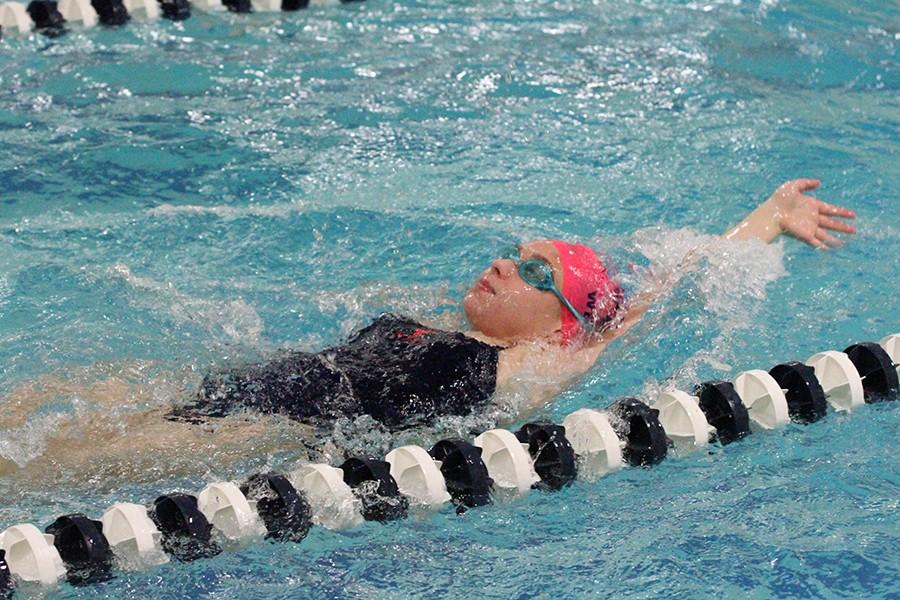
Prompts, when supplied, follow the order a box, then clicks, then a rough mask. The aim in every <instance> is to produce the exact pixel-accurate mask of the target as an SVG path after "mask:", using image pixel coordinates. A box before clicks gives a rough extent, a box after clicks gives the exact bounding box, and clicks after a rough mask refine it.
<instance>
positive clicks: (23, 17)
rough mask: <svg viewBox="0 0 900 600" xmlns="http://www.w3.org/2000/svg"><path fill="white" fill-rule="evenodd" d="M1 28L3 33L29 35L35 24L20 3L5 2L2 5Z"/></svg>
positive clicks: (0, 6)
mask: <svg viewBox="0 0 900 600" xmlns="http://www.w3.org/2000/svg"><path fill="white" fill-rule="evenodd" d="M0 27H2V28H3V33H6V34H9V33H19V34H22V33H28V32H30V31H31V30H32V29H33V28H34V23H32V21H31V17H30V16H29V15H28V11H27V10H26V9H25V5H24V4H22V3H20V2H4V3H3V4H0Z"/></svg>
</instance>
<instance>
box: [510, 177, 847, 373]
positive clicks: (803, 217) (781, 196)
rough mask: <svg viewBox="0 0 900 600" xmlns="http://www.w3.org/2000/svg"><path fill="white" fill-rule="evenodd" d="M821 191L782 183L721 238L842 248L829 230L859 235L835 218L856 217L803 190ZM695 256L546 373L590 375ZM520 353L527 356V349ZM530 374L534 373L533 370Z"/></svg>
mask: <svg viewBox="0 0 900 600" xmlns="http://www.w3.org/2000/svg"><path fill="white" fill-rule="evenodd" d="M817 187H819V180H818V179H793V180H791V181H787V182H785V183H783V184H782V185H780V186H779V187H778V189H776V190H775V192H774V193H773V194H772V195H771V196H770V197H769V198H768V199H767V200H766V201H765V202H763V203H762V204H760V205H759V206H758V207H757V208H756V209H755V210H754V211H753V212H751V213H750V214H749V215H747V217H746V218H745V219H743V220H742V221H741V222H740V223H738V224H737V225H735V226H734V227H731V228H730V229H728V231H726V232H725V233H724V234H723V237H724V238H725V239H729V240H752V239H758V240H761V241H763V242H766V243H771V242H773V241H775V240H776V239H777V238H778V237H779V236H780V235H781V234H783V233H786V234H789V235H791V236H793V237H796V238H797V239H799V240H801V241H804V242H806V243H807V244H809V245H811V246H814V247H816V248H822V249H825V248H834V247H837V246H839V245H841V243H842V242H841V241H840V240H839V239H838V238H836V237H834V236H833V235H832V234H830V233H829V232H828V230H832V231H839V232H842V233H849V234H852V233H856V229H855V228H854V227H853V226H852V225H850V224H849V223H845V222H844V221H839V220H838V219H836V218H835V217H840V218H844V219H855V218H856V214H855V213H854V212H853V211H852V210H850V209H847V208H843V207H840V206H835V205H833V204H828V203H827V202H823V201H821V200H818V199H816V198H813V197H811V196H807V195H804V193H803V192H807V191H809V190H814V189H816V188H817ZM695 252H696V251H694V252H691V253H689V254H688V255H687V256H686V257H685V258H684V260H683V261H682V263H681V267H679V268H678V269H675V270H674V271H672V272H670V273H669V274H668V276H667V277H666V278H665V279H664V280H663V281H661V282H659V283H658V284H657V285H656V286H655V288H654V289H651V290H647V291H643V292H641V293H639V294H637V295H636V296H635V297H634V298H632V299H631V300H630V302H629V306H628V310H627V311H626V312H625V315H624V316H623V317H622V319H621V320H620V321H619V322H618V323H617V324H616V325H615V326H613V327H610V328H609V329H607V330H605V331H603V332H602V333H600V334H599V335H597V336H595V337H594V338H593V339H592V340H591V342H590V343H588V344H585V345H584V346H582V347H581V348H579V349H578V350H576V351H575V352H572V353H571V354H570V356H568V357H566V359H565V360H559V361H553V362H552V363H545V364H546V365H547V366H546V367H545V368H546V369H547V370H551V371H553V373H552V374H551V373H546V375H553V376H556V377H557V378H558V379H559V380H560V381H571V380H573V379H575V378H577V377H578V376H580V375H582V374H584V373H585V372H587V371H588V370H589V369H590V368H591V367H592V366H593V365H594V363H596V361H597V358H598V357H599V356H600V354H602V353H603V351H604V350H605V349H606V347H607V346H608V345H609V344H610V343H611V342H612V341H613V340H615V339H616V338H618V337H621V336H622V335H624V334H625V333H626V332H627V331H628V330H629V329H631V328H632V327H633V326H634V325H635V324H637V323H638V321H640V320H641V317H643V316H644V313H646V312H647V309H649V308H650V306H651V304H652V303H653V302H655V301H656V300H657V299H658V298H659V296H661V295H662V294H664V293H665V292H666V291H667V290H668V289H671V288H672V287H673V286H674V285H675V283H676V282H677V280H678V279H679V278H680V277H681V275H683V274H684V273H685V272H686V270H687V267H688V266H689V265H690V264H691V263H692V262H693V261H692V258H693V257H694V255H695ZM522 350H523V352H522V354H524V350H525V349H524V348H522ZM507 353H508V354H510V358H511V359H513V360H512V361H510V362H511V363H513V364H511V365H510V366H511V367H512V368H509V369H507V370H506V371H507V373H515V372H516V371H518V370H520V369H521V368H522V367H523V366H524V364H523V363H524V361H523V360H521V359H519V360H516V359H517V358H518V357H517V356H516V355H515V354H516V353H514V352H507ZM531 370H535V369H534V368H533V367H532V369H531ZM498 379H500V378H499V377H498Z"/></svg>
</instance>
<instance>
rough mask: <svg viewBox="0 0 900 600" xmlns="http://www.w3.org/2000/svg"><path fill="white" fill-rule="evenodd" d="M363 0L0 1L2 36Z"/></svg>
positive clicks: (50, 33)
mask: <svg viewBox="0 0 900 600" xmlns="http://www.w3.org/2000/svg"><path fill="white" fill-rule="evenodd" d="M354 2H363V0H194V2H189V0H58V1H57V0H31V2H29V3H28V4H27V5H26V4H23V3H21V2H3V3H0V37H3V35H8V36H9V35H28V34H29V33H31V32H32V31H36V32H38V33H41V34H43V35H46V36H48V37H57V36H60V35H63V34H65V33H66V32H67V31H68V27H67V25H74V26H76V27H78V28H85V29H89V28H91V27H96V26H97V25H98V24H100V25H105V26H108V27H118V26H121V25H124V24H125V23H127V22H128V21H129V20H131V19H132V18H137V19H144V20H155V19H159V18H164V19H169V20H171V21H183V20H185V19H187V18H189V17H190V16H191V7H192V6H193V7H196V8H198V9H200V10H201V11H205V12H216V11H225V10H227V11H230V12H236V13H252V12H278V11H285V12H289V11H296V10H300V9H304V8H309V7H311V6H328V5H339V4H350V3H354Z"/></svg>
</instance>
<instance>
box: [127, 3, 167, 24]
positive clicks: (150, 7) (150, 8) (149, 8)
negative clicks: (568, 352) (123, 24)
mask: <svg viewBox="0 0 900 600" xmlns="http://www.w3.org/2000/svg"><path fill="white" fill-rule="evenodd" d="M122 4H124V5H125V9H126V10H127V11H128V14H129V15H131V17H132V18H139V19H147V20H154V19H158V18H159V16H160V9H159V2H157V0H122Z"/></svg>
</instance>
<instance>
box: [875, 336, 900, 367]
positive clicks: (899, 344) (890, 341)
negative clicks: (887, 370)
mask: <svg viewBox="0 0 900 600" xmlns="http://www.w3.org/2000/svg"><path fill="white" fill-rule="evenodd" d="M878 343H879V344H881V347H882V348H884V351H885V352H887V353H888V356H890V357H891V361H892V362H893V363H894V367H896V369H897V376H898V377H900V333H895V334H894V335H889V336H887V337H885V338H884V339H883V340H881V341H880V342H878Z"/></svg>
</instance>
